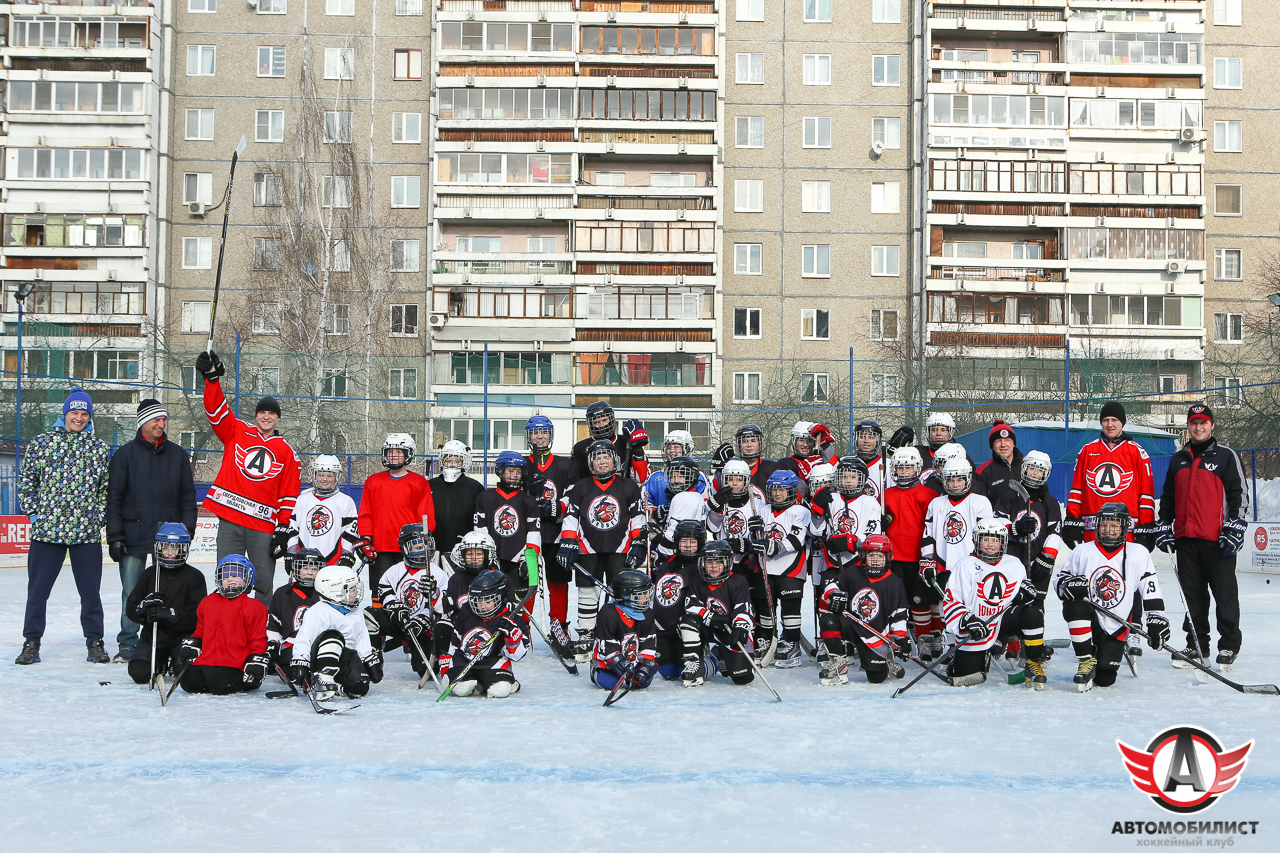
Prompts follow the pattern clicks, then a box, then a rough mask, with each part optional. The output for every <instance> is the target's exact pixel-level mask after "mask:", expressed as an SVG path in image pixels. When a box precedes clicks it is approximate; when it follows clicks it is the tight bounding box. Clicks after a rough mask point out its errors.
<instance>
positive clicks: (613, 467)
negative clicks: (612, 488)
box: [587, 442, 622, 480]
mask: <svg viewBox="0 0 1280 853" xmlns="http://www.w3.org/2000/svg"><path fill="white" fill-rule="evenodd" d="M602 459H607V460H608V462H609V466H608V468H605V467H603V466H597V464H596V463H597V462H599V461H600V460H602ZM621 465H622V460H621V459H619V458H618V451H616V450H614V449H613V445H612V444H610V443H608V442H597V443H596V444H593V445H591V447H590V448H588V450H587V467H588V468H590V469H591V476H593V477H595V478H596V479H597V480H601V479H608V478H609V477H612V476H614V475H615V474H617V473H618V468H620V467H621Z"/></svg>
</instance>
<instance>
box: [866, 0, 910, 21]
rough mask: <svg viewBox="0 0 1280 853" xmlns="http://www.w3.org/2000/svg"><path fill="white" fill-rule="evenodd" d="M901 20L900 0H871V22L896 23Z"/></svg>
mask: <svg viewBox="0 0 1280 853" xmlns="http://www.w3.org/2000/svg"><path fill="white" fill-rule="evenodd" d="M901 22H902V0H871V23H873V24H897V23H901Z"/></svg>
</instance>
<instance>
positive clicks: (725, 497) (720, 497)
mask: <svg viewBox="0 0 1280 853" xmlns="http://www.w3.org/2000/svg"><path fill="white" fill-rule="evenodd" d="M732 498H733V490H732V489H730V488H729V487H728V486H725V487H723V488H721V489H719V490H718V491H716V492H715V493H714V494H713V495H711V496H710V497H708V498H707V509H709V510H710V511H711V512H724V508H725V506H726V505H727V504H728V503H729V501H730V500H731V499H732Z"/></svg>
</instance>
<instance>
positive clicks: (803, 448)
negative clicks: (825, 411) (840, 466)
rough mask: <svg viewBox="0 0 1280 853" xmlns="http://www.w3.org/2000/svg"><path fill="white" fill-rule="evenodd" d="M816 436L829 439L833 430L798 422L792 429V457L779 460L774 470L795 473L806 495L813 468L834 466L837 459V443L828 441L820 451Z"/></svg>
mask: <svg viewBox="0 0 1280 853" xmlns="http://www.w3.org/2000/svg"><path fill="white" fill-rule="evenodd" d="M815 434H816V435H822V436H826V437H828V438H829V437H830V435H831V430H829V429H827V427H825V426H824V425H822V424H815V423H811V422H810V421H796V424H795V426H793V427H791V455H790V456H788V457H787V458H785V459H779V460H778V461H777V463H776V467H775V468H774V470H775V471H791V472H794V473H795V475H796V476H797V477H799V478H800V482H801V485H802V486H804V487H805V488H804V489H803V490H802V491H803V493H804V494H807V493H808V489H807V482H808V480H809V472H810V471H811V470H812V469H813V466H815V465H821V464H828V465H830V464H834V463H835V459H836V449H835V442H834V441H830V440H828V441H827V442H826V444H825V445H824V446H823V447H822V448H821V449H819V447H818V439H817V438H816V437H815Z"/></svg>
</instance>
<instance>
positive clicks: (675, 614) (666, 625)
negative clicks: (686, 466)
mask: <svg viewBox="0 0 1280 853" xmlns="http://www.w3.org/2000/svg"><path fill="white" fill-rule="evenodd" d="M672 538H673V540H674V542H675V553H674V554H673V555H672V556H671V558H670V559H668V560H666V561H663V562H659V563H658V565H657V566H655V567H654V569H653V576H654V577H655V578H656V579H657V580H656V581H655V583H654V599H653V623H654V630H655V631H656V632H657V650H658V674H659V675H661V676H662V678H663V679H664V680H666V681H674V680H675V679H677V678H679V677H680V671H681V669H683V667H684V663H683V655H684V647H683V645H682V643H681V640H680V618H681V617H682V616H683V615H684V607H685V593H686V592H687V590H688V587H689V578H691V577H693V576H694V575H695V574H697V571H698V559H699V558H700V557H701V556H702V547H703V546H704V545H705V544H706V541H707V531H706V528H705V527H703V526H702V525H701V524H700V523H698V522H696V521H682V522H680V523H679V524H677V525H676V529H675V533H674V534H673V536H672ZM616 591H617V590H616V587H615V592H616Z"/></svg>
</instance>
